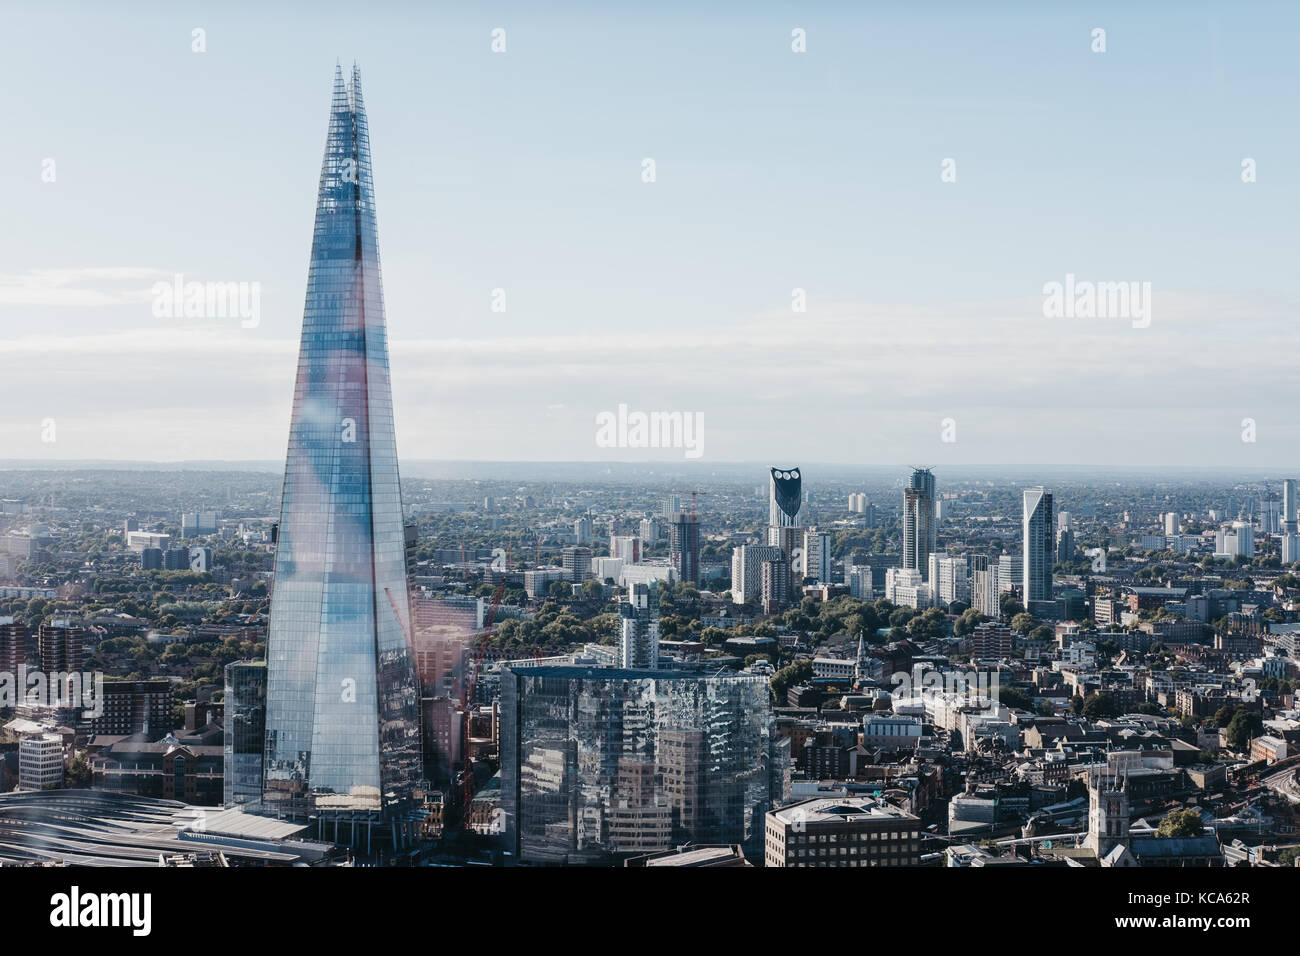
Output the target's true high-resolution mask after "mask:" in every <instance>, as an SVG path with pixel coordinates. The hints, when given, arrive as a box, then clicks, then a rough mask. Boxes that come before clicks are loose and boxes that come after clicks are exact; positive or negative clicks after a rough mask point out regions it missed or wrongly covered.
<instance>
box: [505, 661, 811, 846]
mask: <svg viewBox="0 0 1300 956" xmlns="http://www.w3.org/2000/svg"><path fill="white" fill-rule="evenodd" d="M788 747H789V742H788V741H784V740H778V739H777V736H776V733H775V726H774V719H773V716H772V710H771V705H770V703H769V692H768V686H767V678H766V677H764V676H763V675H761V674H756V673H748V672H745V673H735V672H725V673H722V674H719V675H717V676H713V675H705V674H698V673H690V672H680V671H646V670H626V669H621V668H617V669H612V668H598V667H565V666H560V667H522V668H510V669H507V670H506V671H505V673H504V674H503V675H502V680H501V807H502V810H503V811H504V813H503V816H504V819H505V823H506V827H507V830H508V833H507V840H506V843H507V846H508V847H509V848H510V850H511V852H513V853H514V855H515V857H514V858H515V859H516V860H518V861H519V862H523V863H535V864H537V863H550V864H608V863H610V862H614V861H617V860H618V859H619V858H620V857H625V856H627V855H630V854H636V853H648V852H655V851H659V850H667V849H669V848H670V847H673V846H677V845H680V844H682V843H687V842H701V843H712V844H723V843H727V844H739V845H741V846H742V847H744V848H745V852H746V853H747V854H748V855H750V856H751V857H757V856H760V855H761V853H762V845H763V825H762V820H763V816H764V814H766V813H767V811H768V810H769V809H771V808H772V807H773V806H779V805H780V804H781V803H782V802H783V800H784V797H785V793H786V792H787V790H788V783H787V779H788V777H787V773H788V754H789V749H788Z"/></svg>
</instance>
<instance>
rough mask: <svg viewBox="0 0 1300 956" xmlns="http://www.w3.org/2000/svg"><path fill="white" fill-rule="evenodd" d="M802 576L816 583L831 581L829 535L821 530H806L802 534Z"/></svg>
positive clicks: (828, 582)
mask: <svg viewBox="0 0 1300 956" xmlns="http://www.w3.org/2000/svg"><path fill="white" fill-rule="evenodd" d="M803 559H804V577H809V578H813V579H814V580H815V581H816V582H817V583H818V584H830V582H831V536H830V535H829V534H826V533H824V532H821V531H815V530H808V531H805V532H804V535H803Z"/></svg>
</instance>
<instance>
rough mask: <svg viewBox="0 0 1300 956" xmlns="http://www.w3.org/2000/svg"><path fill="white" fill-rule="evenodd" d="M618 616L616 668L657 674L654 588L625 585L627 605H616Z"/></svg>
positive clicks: (657, 603) (656, 613)
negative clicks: (617, 660) (654, 671)
mask: <svg viewBox="0 0 1300 956" xmlns="http://www.w3.org/2000/svg"><path fill="white" fill-rule="evenodd" d="M618 612H619V620H618V623H619V650H620V653H619V666H621V667H630V668H635V669H639V670H658V669H659V587H658V584H657V583H654V584H629V585H628V588H627V601H625V602H623V603H620V604H619V606H618Z"/></svg>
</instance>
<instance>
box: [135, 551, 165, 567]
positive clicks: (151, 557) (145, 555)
mask: <svg viewBox="0 0 1300 956" xmlns="http://www.w3.org/2000/svg"><path fill="white" fill-rule="evenodd" d="M162 569H163V551H162V548H145V549H144V550H142V551H141V552H140V570H141V571H161V570H162Z"/></svg>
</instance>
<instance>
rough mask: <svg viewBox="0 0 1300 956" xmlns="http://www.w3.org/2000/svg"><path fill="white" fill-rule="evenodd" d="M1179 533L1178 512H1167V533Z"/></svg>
mask: <svg viewBox="0 0 1300 956" xmlns="http://www.w3.org/2000/svg"><path fill="white" fill-rule="evenodd" d="M1177 533H1178V512H1176V511H1166V512H1165V534H1166V535H1175V534H1177Z"/></svg>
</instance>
